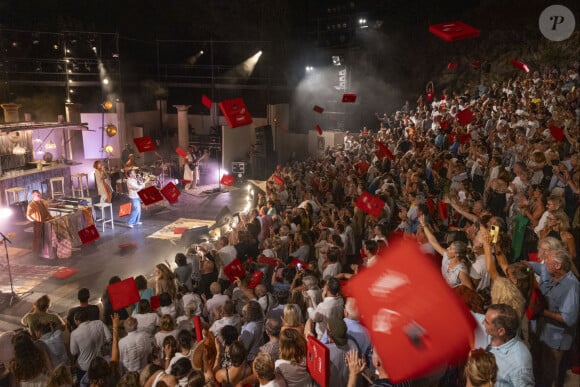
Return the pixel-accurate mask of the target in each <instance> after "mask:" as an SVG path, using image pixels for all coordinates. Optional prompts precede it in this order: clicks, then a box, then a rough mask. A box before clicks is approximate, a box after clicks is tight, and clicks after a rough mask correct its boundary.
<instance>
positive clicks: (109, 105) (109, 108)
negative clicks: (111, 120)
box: [101, 101, 113, 110]
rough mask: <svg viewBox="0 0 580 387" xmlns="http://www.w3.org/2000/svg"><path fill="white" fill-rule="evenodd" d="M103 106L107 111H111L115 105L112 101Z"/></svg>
mask: <svg viewBox="0 0 580 387" xmlns="http://www.w3.org/2000/svg"><path fill="white" fill-rule="evenodd" d="M101 106H102V107H103V109H105V110H111V109H112V108H113V103H112V102H111V101H105V102H103V104H102V105H101Z"/></svg>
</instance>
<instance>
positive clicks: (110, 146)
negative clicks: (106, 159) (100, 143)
mask: <svg viewBox="0 0 580 387" xmlns="http://www.w3.org/2000/svg"><path fill="white" fill-rule="evenodd" d="M114 150H115V149H114V148H113V146H112V145H107V146H106V147H105V153H106V154H108V155H111V154H112V153H113V151H114Z"/></svg>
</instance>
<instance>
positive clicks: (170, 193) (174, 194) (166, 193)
mask: <svg viewBox="0 0 580 387" xmlns="http://www.w3.org/2000/svg"><path fill="white" fill-rule="evenodd" d="M180 194H181V192H179V189H178V188H177V187H176V186H175V184H173V183H172V182H169V183H167V184H166V185H165V187H163V188H162V189H161V195H163V197H164V198H165V199H166V200H167V201H168V202H169V203H170V204H175V203H177V201H178V200H179V195H180Z"/></svg>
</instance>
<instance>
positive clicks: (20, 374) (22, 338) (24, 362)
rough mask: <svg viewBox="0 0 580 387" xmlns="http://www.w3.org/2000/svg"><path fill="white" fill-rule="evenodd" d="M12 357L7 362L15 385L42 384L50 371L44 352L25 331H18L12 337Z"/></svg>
mask: <svg viewBox="0 0 580 387" xmlns="http://www.w3.org/2000/svg"><path fill="white" fill-rule="evenodd" d="M12 346H13V347H14V357H13V358H12V360H10V363H9V364H8V370H9V371H10V374H11V375H12V380H13V383H14V385H15V386H44V385H46V383H47V382H48V379H49V375H50V373H51V372H52V365H51V364H50V359H49V357H48V355H47V354H46V352H44V351H43V350H42V349H41V348H40V347H39V346H37V345H36V344H35V343H34V341H32V337H30V335H29V334H28V333H27V332H20V333H18V334H16V335H15V336H14V338H13V339H12Z"/></svg>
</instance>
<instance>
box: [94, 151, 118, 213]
mask: <svg viewBox="0 0 580 387" xmlns="http://www.w3.org/2000/svg"><path fill="white" fill-rule="evenodd" d="M93 168H94V169H95V184H96V185H97V192H98V194H99V196H100V197H101V203H103V202H107V203H111V200H112V199H113V188H112V187H111V179H110V177H109V175H108V174H107V172H105V166H104V165H103V162H102V161H101V160H97V161H95V162H94V163H93Z"/></svg>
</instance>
